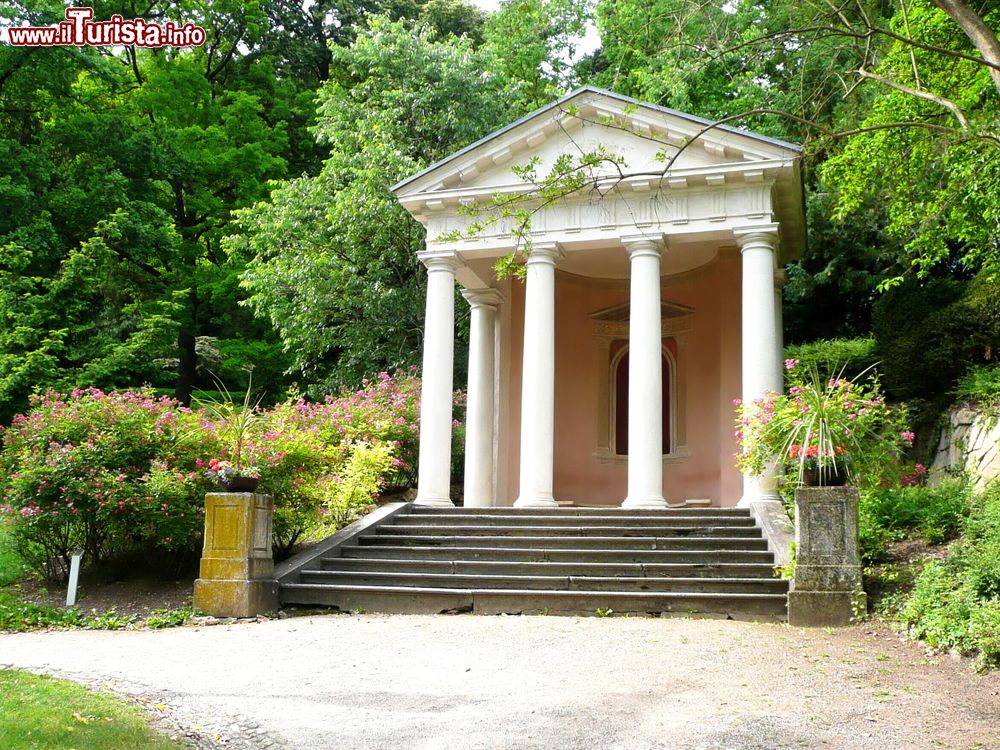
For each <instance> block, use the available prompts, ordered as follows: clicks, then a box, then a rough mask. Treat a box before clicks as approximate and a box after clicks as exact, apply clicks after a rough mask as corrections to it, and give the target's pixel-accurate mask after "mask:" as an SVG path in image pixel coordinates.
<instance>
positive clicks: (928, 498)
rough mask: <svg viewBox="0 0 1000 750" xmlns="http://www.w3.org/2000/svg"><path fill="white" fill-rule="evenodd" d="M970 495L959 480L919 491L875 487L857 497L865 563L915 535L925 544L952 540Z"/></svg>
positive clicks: (967, 508)
mask: <svg viewBox="0 0 1000 750" xmlns="http://www.w3.org/2000/svg"><path fill="white" fill-rule="evenodd" d="M969 503H970V491H969V487H968V484H967V483H966V482H965V481H964V480H961V479H948V480H946V481H944V482H942V483H941V484H938V485H934V486H928V487H923V486H920V485H913V486H909V487H875V488H871V489H865V490H864V491H863V492H862V493H861V504H860V507H861V510H860V515H861V520H860V524H861V526H860V533H861V540H862V553H863V554H864V555H865V558H866V560H868V561H875V560H877V559H879V557H881V554H882V552H884V549H885V545H886V544H887V543H888V542H892V541H898V540H900V539H903V538H905V537H906V536H908V535H909V534H910V533H912V532H917V533H918V534H919V535H920V537H921V538H922V539H923V540H924V541H925V542H927V543H928V544H941V543H942V542H944V541H947V540H948V539H952V538H953V537H955V535H956V534H957V533H958V531H959V529H960V528H961V525H962V519H963V518H964V517H965V516H966V515H967V514H968V512H969Z"/></svg>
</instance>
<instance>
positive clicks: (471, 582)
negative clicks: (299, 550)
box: [300, 570, 788, 594]
mask: <svg viewBox="0 0 1000 750" xmlns="http://www.w3.org/2000/svg"><path fill="white" fill-rule="evenodd" d="M300 582H301V583H318V584H339V585H348V586H393V587H398V586H423V587H429V588H458V589H532V590H538V589H543V590H564V591H674V592H691V593H706V592H714V593H737V594H755V593H757V594H786V593H788V582H787V581H783V580H781V579H778V578H770V579H767V578H704V577H696V578H664V577H647V576H639V577H635V578H627V577H623V576H611V577H604V576H558V575H544V576H542V575H536V576H526V575H484V574H462V573H450V574H432V573H415V572H406V573H400V572H392V573H384V572H376V571H369V570H366V571H353V572H351V571H333V570H315V571H303V573H302V576H301V581H300Z"/></svg>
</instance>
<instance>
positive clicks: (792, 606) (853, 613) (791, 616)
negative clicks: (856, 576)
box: [788, 590, 868, 628]
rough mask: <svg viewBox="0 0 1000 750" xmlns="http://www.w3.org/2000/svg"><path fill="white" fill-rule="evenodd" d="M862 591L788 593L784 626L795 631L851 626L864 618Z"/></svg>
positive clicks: (865, 598) (864, 609) (865, 601)
mask: <svg viewBox="0 0 1000 750" xmlns="http://www.w3.org/2000/svg"><path fill="white" fill-rule="evenodd" d="M867 605H868V600H867V597H866V596H865V592H864V591H860V590H859V591H795V590H792V591H789V592H788V624H789V625H791V626H792V627H796V628H825V627H838V626H844V625H852V624H853V623H855V622H857V621H858V620H859V619H861V618H862V617H864V616H865V614H866V612H867V608H868V606H867Z"/></svg>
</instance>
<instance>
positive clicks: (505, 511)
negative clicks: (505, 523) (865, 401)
mask: <svg viewBox="0 0 1000 750" xmlns="http://www.w3.org/2000/svg"><path fill="white" fill-rule="evenodd" d="M446 514H461V515H476V516H532V515H555V516H606V515H610V514H614V515H619V516H621V517H623V518H624V517H626V516H629V515H636V516H660V517H667V518H669V517H671V516H675V517H679V516H730V517H744V518H749V517H750V510H749V509H747V508H664V509H663V510H653V509H649V508H643V509H641V510H629V509H626V508H619V507H616V506H608V507H606V508H464V507H461V506H458V505H456V506H454V507H451V508H427V507H423V506H420V505H414V506H413V507H412V508H410V513H409V515H411V516H425V515H446Z"/></svg>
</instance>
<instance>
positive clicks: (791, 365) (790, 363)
mask: <svg viewBox="0 0 1000 750" xmlns="http://www.w3.org/2000/svg"><path fill="white" fill-rule="evenodd" d="M798 364H799V361H798V360H797V359H786V360H785V369H786V370H794V369H795V367H796V366H797V365H798Z"/></svg>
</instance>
